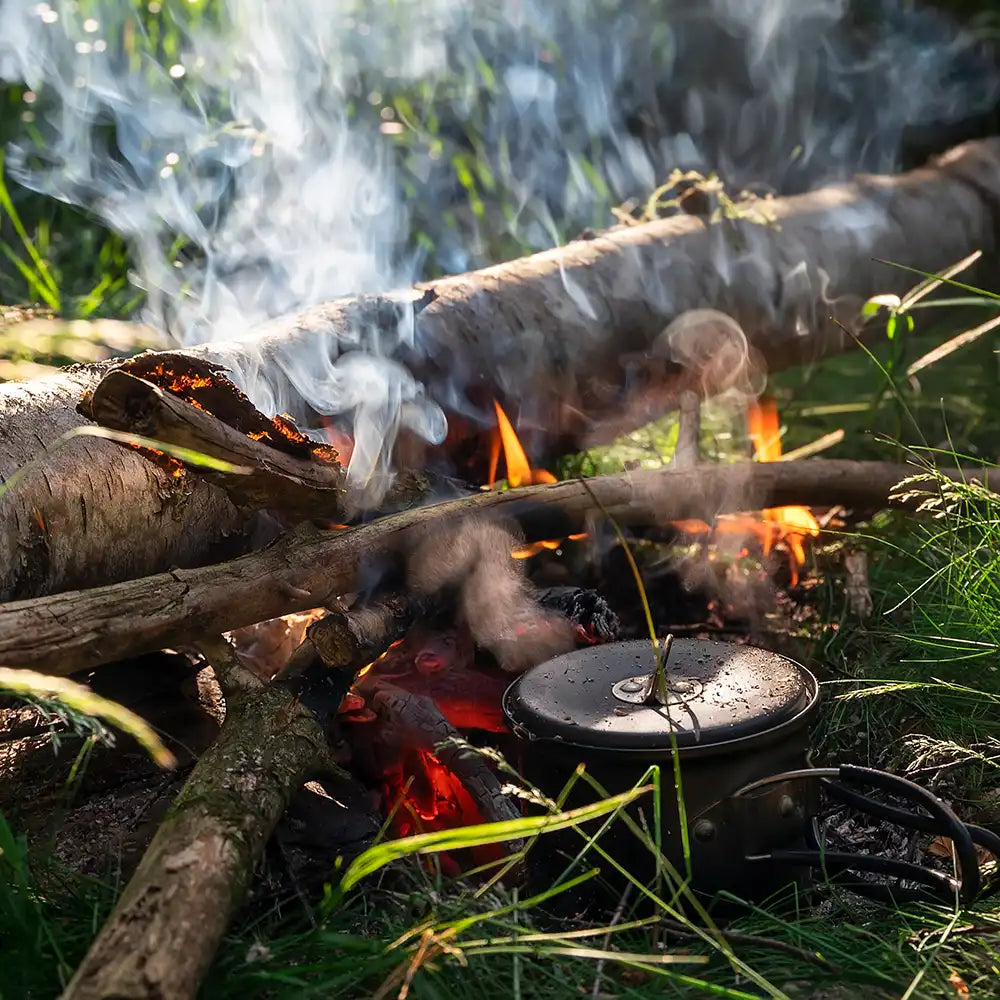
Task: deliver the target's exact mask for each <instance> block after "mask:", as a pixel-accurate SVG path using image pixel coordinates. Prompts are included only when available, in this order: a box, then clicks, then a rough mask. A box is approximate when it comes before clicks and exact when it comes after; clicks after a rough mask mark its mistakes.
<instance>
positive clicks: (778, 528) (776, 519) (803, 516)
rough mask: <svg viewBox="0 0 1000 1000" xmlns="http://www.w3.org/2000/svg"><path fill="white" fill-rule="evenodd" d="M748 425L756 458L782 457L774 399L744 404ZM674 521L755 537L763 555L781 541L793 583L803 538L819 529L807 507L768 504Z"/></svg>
mask: <svg viewBox="0 0 1000 1000" xmlns="http://www.w3.org/2000/svg"><path fill="white" fill-rule="evenodd" d="M747 429H748V431H749V433H750V439H751V441H753V445H754V455H755V457H756V458H757V461H759V462H777V461H778V460H779V459H780V458H781V425H780V423H779V420H778V407H777V404H776V403H775V401H774V400H773V399H771V398H770V397H767V396H762V397H761V399H760V400H759V401H758V402H757V403H752V404H751V405H750V406H749V407H747ZM673 525H674V527H675V528H676V529H677V530H678V531H680V532H682V533H683V534H685V535H705V536H710V535H713V534H714V535H716V536H718V535H729V536H736V537H742V538H756V539H757V540H758V541H759V542H760V545H761V549H762V550H763V552H764V555H768V554H769V553H770V552H771V551H772V550H773V549H774V547H775V545H777V544H779V543H782V544H783V545H784V546H785V548H786V549H787V550H788V558H789V564H790V568H791V574H790V579H791V584H792V586H795V584H797V583H798V582H799V568H800V567H801V566H802V565H803V564H804V563H805V561H806V552H805V540H806V538H807V537H815V536H816V535H818V534H819V531H820V528H819V523H818V522H817V521H816V518H815V517H813V515H812V512H811V511H810V510H809V509H808V508H807V507H771V508H769V509H768V510H762V511H761V512H760V513H759V514H723V515H720V516H719V517H718V518H717V519H716V521H715V524H714V525H708V524H706V523H705V522H704V521H699V520H697V519H693V518H692V519H688V520H685V521H674V522H673Z"/></svg>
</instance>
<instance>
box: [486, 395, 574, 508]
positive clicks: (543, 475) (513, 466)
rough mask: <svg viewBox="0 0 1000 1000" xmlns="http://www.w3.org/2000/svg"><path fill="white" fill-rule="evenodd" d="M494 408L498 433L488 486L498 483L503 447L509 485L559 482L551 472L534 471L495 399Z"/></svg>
mask: <svg viewBox="0 0 1000 1000" xmlns="http://www.w3.org/2000/svg"><path fill="white" fill-rule="evenodd" d="M493 406H494V407H495V409H496V411H497V431H496V433H495V434H494V436H493V442H492V446H491V448H490V477H489V480H488V482H487V484H486V485H487V486H493V485H494V484H495V483H496V474H497V465H498V464H499V459H500V447H501V445H502V446H503V459H504V465H505V466H506V467H507V484H508V485H509V486H510V487H512V488H513V489H516V488H517V487H518V486H536V485H538V484H539V483H555V482H558V480H557V479H556V477H555V476H553V475H552V473H551V472H548V471H546V470H545V469H532V467H531V463H530V462H529V461H528V456H527V455H525V453H524V448H522V447H521V442H520V440H519V439H518V436H517V432H516V431H515V430H514V425H513V424H512V423H511V422H510V420H509V419H508V418H507V414H506V413H504V411H503V407H502V406H501V405H500V404H499V403H498V402H497V401H496V400H495V399H494V400H493Z"/></svg>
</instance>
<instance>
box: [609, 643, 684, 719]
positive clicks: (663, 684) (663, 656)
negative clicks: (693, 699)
mask: <svg viewBox="0 0 1000 1000" xmlns="http://www.w3.org/2000/svg"><path fill="white" fill-rule="evenodd" d="M673 644H674V637H673V635H672V634H668V635H667V636H666V637H665V638H664V640H663V645H662V646H660V644H659V642H657V643H656V655H655V664H654V666H653V669H652V670H651V671H650V672H649V673H648V674H639V675H637V676H636V677H626V678H625V680H623V681H618V683H617V684H612V685H611V693H612V694H613V695H614V696H615V697H616V698H617V699H618V700H619V701H627V702H629V703H630V704H632V705H667V704H669V702H670V696H671V695H675V696H676V695H686V694H689V693H690V691H689V690H686V689H685V690H677V689H675V688H674V687H673V686H672V685H671V684H670V682H669V680H668V679H667V660H669V659H670V648H671V646H673ZM687 687H688V688H689V687H690V685H687ZM675 700H676V698H675Z"/></svg>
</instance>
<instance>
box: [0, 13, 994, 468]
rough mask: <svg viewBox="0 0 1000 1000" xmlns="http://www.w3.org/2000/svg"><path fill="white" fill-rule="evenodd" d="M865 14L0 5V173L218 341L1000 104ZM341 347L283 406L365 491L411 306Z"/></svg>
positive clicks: (894, 21) (159, 316)
mask: <svg viewBox="0 0 1000 1000" xmlns="http://www.w3.org/2000/svg"><path fill="white" fill-rule="evenodd" d="M864 6H865V7H866V9H867V10H868V12H869V15H870V16H871V17H872V18H873V19H874V20H875V21H876V23H877V27H876V28H875V29H872V30H866V29H865V28H864V26H863V25H859V24H857V23H856V21H855V20H854V19H852V7H851V5H850V4H849V3H848V2H847V0H706V2H703V3H697V4H693V3H689V2H687V0H571V2H567V0H393V2H388V0H297V2H296V3H294V4H291V3H289V4H285V3H277V2H274V0H218V2H210V0H195V2H190V3H186V4H185V3H180V2H175V0H169V2H168V0H151V2H149V3H147V4H145V5H144V6H142V7H140V6H139V5H138V4H137V3H133V2H128V3H127V2H125V0H90V2H87V3H83V2H77V0H50V2H41V3H40V2H34V0H0V78H4V79H8V80H19V81H23V83H24V84H25V85H26V86H27V87H28V88H29V90H28V94H26V104H25V106H24V115H25V116H26V117H29V118H31V119H32V121H31V129H32V131H30V132H28V131H25V132H24V133H23V135H24V137H23V138H22V139H20V140H18V141H17V142H15V143H14V144H13V146H12V147H11V148H10V149H9V150H8V157H7V164H8V168H9V169H10V171H11V173H12V175H13V177H14V178H15V179H16V180H17V181H19V182H20V183H21V184H23V185H26V186H28V187H31V188H34V189H36V190H39V191H43V192H45V193H48V194H50V195H53V196H55V197H57V198H60V199H62V200H64V201H66V202H69V203H72V204H75V205H78V206H82V207H83V208H85V209H86V210H87V211H89V212H91V213H93V214H94V215H96V216H98V217H99V218H100V219H101V220H102V221H104V222H105V223H107V224H108V225H109V226H110V227H111V228H113V229H114V230H116V231H117V232H119V233H121V234H122V235H123V236H124V237H125V238H126V239H127V241H128V242H129V244H130V246H131V248H132V253H133V260H134V265H135V275H134V280H135V283H136V284H137V285H139V286H140V287H141V288H143V289H144V290H145V293H146V305H145V309H144V316H143V318H144V319H145V320H146V321H147V322H151V323H153V324H154V325H157V326H159V327H161V328H164V329H166V330H167V331H168V332H169V333H170V334H171V335H172V336H173V337H174V338H175V339H176V340H177V341H178V342H180V343H187V344H190V343H195V342H202V341H206V340H214V339H228V338H232V337H234V336H238V335H240V334H242V333H243V332H245V331H246V330H247V329H248V328H250V327H252V326H254V325H255V324H258V323H260V322H262V321H264V320H267V319H269V318H272V317H276V316H278V315H281V314H284V313H287V312H289V311H293V310H296V309H298V308H301V307H304V306H307V305H309V304H311V303H315V302H319V301H322V300H325V299H331V298H334V297H337V296H340V295H346V294H355V293H362V292H381V291H385V290H387V289H391V288H395V287H402V286H406V285H408V284H410V283H411V282H412V281H413V280H414V279H415V278H418V277H426V276H428V274H430V273H435V272H437V273H439V272H441V271H446V272H447V271H451V272H457V271H462V270H465V269H468V268H470V267H474V266H477V265H480V264H484V263H487V262H488V261H490V260H491V259H496V258H498V257H503V256H512V255H514V254H516V253H519V252H522V251H523V249H524V248H525V247H527V248H529V249H541V248H543V247H546V246H550V245H552V244H553V243H557V242H560V241H562V240H565V239H566V238H570V237H572V236H574V235H576V234H577V233H578V232H579V231H580V230H581V229H583V228H584V227H586V226H602V225H604V224H605V223H606V222H607V221H608V216H607V209H608V206H609V204H611V203H614V202H617V201H621V200H624V199H625V198H627V197H630V196H636V195H638V196H642V195H645V194H648V193H649V192H650V190H651V189H652V188H653V187H654V186H655V184H656V182H657V181H658V180H662V179H663V178H664V177H665V176H666V175H667V174H668V173H669V172H670V170H671V169H672V168H674V167H681V168H694V169H701V170H709V169H719V170H721V171H722V172H723V174H724V176H725V177H726V180H727V181H728V182H729V183H730V184H731V185H733V186H737V187H738V186H743V185H747V184H751V183H760V182H763V183H765V184H766V185H767V186H769V187H771V188H775V189H778V190H796V189H800V188H802V187H806V186H811V185H815V184H818V183H821V182H823V181H825V180H828V179H831V178H833V177H839V176H843V175H844V174H846V173H849V172H853V171H855V170H857V169H866V170H889V169H893V168H894V167H895V166H896V163H897V158H898V152H899V145H900V137H901V134H902V130H903V129H904V127H905V126H908V125H915V124H921V123H928V122H933V121H938V120H942V121H944V120H948V119H951V118H953V117H957V116H958V115H960V114H962V115H971V114H974V113H976V112H980V111H983V110H985V109H986V108H988V107H990V106H991V104H992V102H993V101H995V100H996V97H997V94H998V87H997V79H996V76H995V74H989V73H986V71H985V70H984V69H983V64H982V61H981V60H980V57H979V55H978V54H977V52H976V47H975V45H974V44H973V42H972V41H971V40H970V39H969V38H968V37H967V36H966V35H964V34H962V33H961V32H959V31H958V30H957V29H956V28H954V27H953V26H952V25H951V24H949V23H948V22H947V21H946V20H945V19H944V18H943V17H942V16H941V15H938V14H936V13H935V12H933V11H923V12H919V13H918V12H912V11H904V10H903V5H902V4H901V3H899V2H889V0H885V2H875V3H869V4H866V5H864ZM178 38H179V39H180V41H179V44H177V45H175V42H174V40H176V39H178ZM168 40H169V41H168ZM572 292H573V289H567V293H568V294H572ZM346 347H352V348H353V350H351V351H350V352H349V353H342V351H343V350H345V349H346ZM346 347H345V345H341V346H339V347H337V348H336V349H333V350H330V351H327V352H326V353H325V354H324V356H323V357H321V358H319V357H318V358H315V359H313V358H303V359H301V364H300V365H298V366H297V368H296V371H297V373H298V374H297V375H296V389H297V390H299V391H300V392H301V393H302V394H303V396H304V398H306V399H307V400H308V401H309V402H310V403H311V404H312V406H313V408H314V409H315V411H316V412H319V413H323V414H330V415H333V416H335V417H340V418H342V419H343V420H345V421H347V422H348V423H349V428H348V429H351V430H352V431H353V433H354V434H355V436H356V437H357V439H358V442H359V447H358V449H357V450H356V452H355V456H356V457H355V459H354V460H353V461H352V469H351V472H352V477H353V478H354V480H355V482H357V483H362V484H363V483H364V482H366V481H367V479H368V477H369V476H370V475H371V474H372V472H373V470H374V469H375V467H376V465H377V464H378V463H379V461H384V459H385V455H386V453H387V451H388V448H389V447H391V444H392V440H393V437H394V435H395V433H396V431H397V430H398V428H399V427H400V426H403V425H406V426H410V427H411V428H413V429H414V430H416V431H417V432H418V433H420V434H422V435H423V436H424V437H426V438H428V439H429V440H432V441H436V440H440V439H441V438H442V437H443V435H444V429H445V428H444V419H443V416H442V414H441V411H440V409H439V408H438V407H437V405H436V404H435V403H434V402H433V401H430V400H428V399H426V398H425V397H424V394H423V391H422V387H421V386H420V385H418V384H417V383H416V382H415V381H414V380H413V379H412V378H411V377H410V376H409V375H408V373H407V372H406V371H405V369H403V368H402V367H401V366H400V364H399V363H398V360H396V361H394V360H392V359H393V355H394V354H395V355H399V354H401V353H402V351H403V350H404V349H405V350H410V351H416V352H417V353H419V351H420V348H421V345H420V343H419V336H418V331H417V330H416V328H415V325H414V322H413V316H412V310H410V312H409V313H406V311H405V310H404V315H403V317H402V319H401V321H400V323H399V329H398V331H397V332H396V335H395V336H394V337H393V336H390V337H388V338H385V337H383V338H382V339H381V340H380V341H378V342H376V341H374V340H373V339H372V338H371V337H369V336H367V334H365V332H364V331H359V333H358V337H357V339H356V342H355V343H354V344H352V345H346ZM359 348H360V351H359ZM244 374H245V373H244ZM258 374H259V375H260V376H261V377H262V379H263V381H254V382H252V383H250V384H244V388H246V389H247V391H248V392H249V393H250V395H251V397H252V398H254V400H255V402H258V403H259V405H261V406H262V407H265V408H267V407H270V408H276V407H280V406H281V405H282V402H283V401H282V400H281V399H279V398H277V397H275V396H274V394H272V393H270V392H269V389H268V385H267V381H266V380H267V372H266V371H264V372H259V373H258ZM463 389H464V386H455V387H454V391H455V392H456V394H459V395H460V394H461V392H462V391H463Z"/></svg>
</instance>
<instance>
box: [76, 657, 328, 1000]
mask: <svg viewBox="0 0 1000 1000" xmlns="http://www.w3.org/2000/svg"><path fill="white" fill-rule="evenodd" d="M205 645H206V652H207V653H208V656H209V660H210V662H211V663H212V665H213V667H214V669H215V670H216V674H217V676H218V678H219V681H220V684H221V685H222V688H223V691H224V692H225V695H226V720H225V722H224V724H223V727H222V730H221V732H220V734H219V738H218V739H217V741H216V742H215V744H214V745H213V746H212V747H211V748H210V749H209V750H208V751H207V752H206V753H205V754H204V755H203V756H202V757H201V759H200V760H199V761H198V763H197V765H196V766H195V769H194V771H193V773H192V774H191V777H190V778H189V779H188V781H187V783H186V784H185V786H184V789H183V790H182V791H181V793H180V795H179V796H178V797H177V799H176V801H175V802H174V804H173V807H172V808H171V811H170V814H169V816H168V817H167V819H166V820H165V821H164V823H163V824H162V826H161V827H160V828H159V830H158V831H157V833H156V836H155V837H154V838H153V841H152V843H151V844H150V845H149V848H148V849H147V851H146V853H145V855H144V857H143V859H142V862H141V863H140V865H139V867H138V869H137V870H136V872H135V874H134V875H133V877H132V880H131V881H130V882H129V884H128V885H127V886H126V887H125V890H124V892H123V893H122V895H121V897H120V898H119V900H118V903H117V905H116V906H115V909H114V911H113V912H112V914H111V916H110V917H109V918H108V920H107V922H106V923H105V925H104V927H103V929H102V930H101V932H100V934H99V935H98V936H97V938H96V940H95V941H94V943H93V944H92V945H91V947H90V950H89V951H88V953H87V955H86V957H85V958H84V960H83V962H82V963H81V964H80V966H79V968H78V969H77V971H76V974H75V975H74V976H73V979H72V980H71V981H70V983H69V985H68V986H67V987H66V990H65V992H64V993H63V998H64V1000H106V998H109V997H133V998H136V1000H145V998H148V1000H182V998H187V997H193V996H194V995H195V993H196V992H197V989H198V986H199V984H200V982H201V979H202V976H203V975H204V973H205V971H206V969H207V968H208V966H209V964H210V963H211V961H212V958H213V956H214V955H215V951H216V948H217V947H218V945H219V942H220V941H221V940H222V936H223V934H224V933H225V930H226V927H227V925H228V923H229V919H230V917H231V916H232V914H233V912H234V910H235V909H236V907H237V906H238V905H239V903H240V901H241V900H242V898H243V896H244V895H245V893H246V889H247V885H248V883H249V879H250V876H251V874H252V872H253V868H254V865H255V864H256V862H257V861H258V860H259V858H260V856H261V854H262V853H263V850H264V845H265V843H266V841H267V838H268V837H269V836H270V833H271V831H272V830H273V828H274V827H275V825H276V824H277V822H278V820H279V818H280V817H281V814H282V812H283V811H284V809H285V806H286V805H287V803H288V800H289V798H290V797H291V795H292V793H293V792H294V791H295V789H296V788H298V787H299V785H300V784H301V783H302V782H303V781H304V780H305V779H306V778H307V777H308V775H310V774H315V773H321V772H326V773H331V772H335V771H336V768H335V766H334V765H333V764H332V763H331V762H330V761H329V759H328V756H327V746H326V739H325V736H324V733H323V730H322V728H321V727H320V725H319V723H318V722H317V720H316V718H315V716H313V714H312V713H311V712H309V711H308V709H306V708H304V707H303V706H302V704H301V703H300V702H299V701H298V700H297V699H296V698H295V696H294V694H293V693H292V692H291V691H290V690H289V688H288V687H287V686H285V685H283V684H265V683H263V682H262V681H260V680H259V679H258V678H257V677H255V676H254V675H253V674H252V673H250V672H249V671H247V670H246V669H245V668H243V667H242V666H241V664H240V663H239V662H238V661H237V660H236V657H235V653H234V652H233V650H232V648H231V647H230V646H229V644H228V643H226V642H225V640H222V639H219V638H216V639H214V640H210V641H208V642H207V643H206V644H205ZM345 687H346V685H345Z"/></svg>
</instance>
